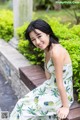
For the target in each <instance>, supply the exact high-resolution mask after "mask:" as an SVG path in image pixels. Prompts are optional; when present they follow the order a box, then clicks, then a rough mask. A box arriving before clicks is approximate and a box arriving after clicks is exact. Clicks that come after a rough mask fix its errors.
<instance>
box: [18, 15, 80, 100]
mask: <svg viewBox="0 0 80 120" xmlns="http://www.w3.org/2000/svg"><path fill="white" fill-rule="evenodd" d="M46 21H47V22H48V23H49V24H50V25H51V27H52V29H53V31H54V33H55V34H56V35H57V36H58V37H59V39H60V43H61V44H62V45H63V46H64V47H65V48H66V49H67V50H68V52H69V54H70V56H71V59H72V65H73V79H74V87H75V88H76V91H77V94H78V101H80V39H79V38H80V25H75V26H73V27H72V28H69V24H61V23H60V22H59V20H57V19H56V18H49V17H48V16H47V17H46ZM27 25H28V24H27ZM20 29H21V31H22V32H21V31H20ZM25 29H26V27H24V26H22V27H21V28H19V31H18V34H19V36H20V41H19V45H18V49H19V51H20V52H21V53H22V54H23V55H24V56H25V57H26V58H28V59H29V60H30V61H31V63H32V64H39V65H42V66H43V63H44V54H43V51H41V50H40V49H38V48H34V47H33V46H32V45H30V44H29V42H28V41H27V40H24V37H23V36H24V31H25ZM21 34H22V35H21Z"/></svg>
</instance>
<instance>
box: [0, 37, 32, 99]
mask: <svg viewBox="0 0 80 120" xmlns="http://www.w3.org/2000/svg"><path fill="white" fill-rule="evenodd" d="M25 66H31V64H30V63H29V61H28V60H26V59H25V57H24V56H23V55H22V54H20V53H19V51H17V50H16V49H15V48H13V47H11V46H10V45H9V44H8V43H6V42H5V41H4V40H2V39H0V71H1V73H2V74H3V75H4V77H5V78H6V80H7V82H9V83H10V84H11V86H12V88H13V90H14V91H15V94H16V95H17V97H18V98H21V97H23V96H24V95H25V94H27V93H28V92H29V91H30V90H29V88H28V87H27V86H26V85H25V84H24V83H23V81H22V80H21V79H20V75H19V68H21V67H25Z"/></svg>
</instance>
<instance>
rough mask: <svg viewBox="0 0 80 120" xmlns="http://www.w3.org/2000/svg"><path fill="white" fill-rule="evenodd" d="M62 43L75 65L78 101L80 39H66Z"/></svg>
mask: <svg viewBox="0 0 80 120" xmlns="http://www.w3.org/2000/svg"><path fill="white" fill-rule="evenodd" d="M61 44H62V45H63V46H64V47H65V48H66V49H67V50H68V52H69V54H70V57H71V60H72V65H73V80H74V87H75V88H76V90H77V91H76V92H77V94H78V101H80V41H79V40H66V41H63V40H62V41H61Z"/></svg>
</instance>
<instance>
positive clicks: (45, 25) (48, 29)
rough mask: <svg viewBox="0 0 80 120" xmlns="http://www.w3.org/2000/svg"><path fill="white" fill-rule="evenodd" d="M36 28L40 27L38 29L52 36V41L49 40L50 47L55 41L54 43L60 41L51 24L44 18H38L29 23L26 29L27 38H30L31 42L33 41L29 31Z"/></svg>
mask: <svg viewBox="0 0 80 120" xmlns="http://www.w3.org/2000/svg"><path fill="white" fill-rule="evenodd" d="M35 29H38V30H40V31H42V32H44V33H46V34H48V35H49V36H50V42H49V46H48V48H50V46H51V43H54V44H58V43H59V39H58V37H57V36H55V34H54V32H53V31H52V29H51V27H50V25H49V24H48V23H47V22H46V21H44V20H42V19H37V20H34V21H32V22H31V23H30V24H29V25H28V27H27V29H26V30H25V38H26V39H28V40H29V42H30V43H32V41H31V39H30V36H29V33H30V32H31V31H35Z"/></svg>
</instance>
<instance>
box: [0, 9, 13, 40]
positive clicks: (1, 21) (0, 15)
mask: <svg viewBox="0 0 80 120" xmlns="http://www.w3.org/2000/svg"><path fill="white" fill-rule="evenodd" d="M12 37H13V15H12V12H11V11H9V10H2V11H0V38H2V39H4V40H5V41H9V40H10V39H11V38H12Z"/></svg>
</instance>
